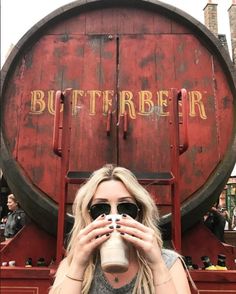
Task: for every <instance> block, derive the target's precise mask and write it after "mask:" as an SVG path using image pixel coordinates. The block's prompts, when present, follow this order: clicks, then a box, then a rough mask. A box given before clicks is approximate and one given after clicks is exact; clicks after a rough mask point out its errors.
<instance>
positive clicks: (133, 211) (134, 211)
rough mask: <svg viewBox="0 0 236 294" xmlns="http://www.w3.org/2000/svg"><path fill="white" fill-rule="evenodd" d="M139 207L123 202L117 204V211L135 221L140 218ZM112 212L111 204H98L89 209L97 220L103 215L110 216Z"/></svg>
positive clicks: (92, 216)
mask: <svg viewBox="0 0 236 294" xmlns="http://www.w3.org/2000/svg"><path fill="white" fill-rule="evenodd" d="M139 210H140V209H139V207H138V206H137V205H136V204H135V203H130V202H122V203H119V204H117V211H118V213H119V214H127V215H129V216H131V217H132V218H133V219H135V218H136V217H137V216H138V212H139ZM110 211H111V205H110V204H109V203H97V204H93V205H92V206H90V208H89V213H90V215H91V218H92V219H93V220H95V219H96V218H97V217H99V216H100V215H102V214H106V215H107V214H109V213H110Z"/></svg>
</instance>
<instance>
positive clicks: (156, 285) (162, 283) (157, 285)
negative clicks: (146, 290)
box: [154, 277, 172, 287]
mask: <svg viewBox="0 0 236 294" xmlns="http://www.w3.org/2000/svg"><path fill="white" fill-rule="evenodd" d="M171 279H172V277H169V279H167V280H166V281H164V282H161V283H157V284H154V286H155V287H159V286H161V285H164V284H166V283H168V282H169V281H170V280H171Z"/></svg>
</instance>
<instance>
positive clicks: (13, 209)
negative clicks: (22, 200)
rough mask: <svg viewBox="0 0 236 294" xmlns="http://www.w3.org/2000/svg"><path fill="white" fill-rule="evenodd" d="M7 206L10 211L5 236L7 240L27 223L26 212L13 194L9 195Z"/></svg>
mask: <svg viewBox="0 0 236 294" xmlns="http://www.w3.org/2000/svg"><path fill="white" fill-rule="evenodd" d="M7 207H8V209H9V210H10V212H9V213H8V215H7V220H6V225H5V229H4V236H5V239H6V240H10V239H12V238H13V237H14V236H15V235H16V233H18V232H19V230H20V229H21V228H22V227H23V226H24V225H25V213H24V211H23V210H22V209H21V208H20V207H19V203H18V202H17V200H16V198H15V196H14V195H13V194H10V195H8V197H7Z"/></svg>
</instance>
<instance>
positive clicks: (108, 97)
mask: <svg viewBox="0 0 236 294" xmlns="http://www.w3.org/2000/svg"><path fill="white" fill-rule="evenodd" d="M113 96H114V91H112V90H106V91H103V95H102V97H103V109H102V110H103V114H107V113H108V110H109V109H111V108H112V98H113Z"/></svg>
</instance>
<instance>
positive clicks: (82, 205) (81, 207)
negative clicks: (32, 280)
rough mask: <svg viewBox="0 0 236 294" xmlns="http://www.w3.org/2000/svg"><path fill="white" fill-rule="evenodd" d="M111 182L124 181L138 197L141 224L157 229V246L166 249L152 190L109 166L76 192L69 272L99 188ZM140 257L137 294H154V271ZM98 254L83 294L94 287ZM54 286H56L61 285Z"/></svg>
mask: <svg viewBox="0 0 236 294" xmlns="http://www.w3.org/2000/svg"><path fill="white" fill-rule="evenodd" d="M110 180H116V181H120V182H122V183H123V184H124V186H125V187H126V189H127V190H128V191H129V193H130V194H131V195H132V196H133V197H134V199H135V201H136V203H137V204H138V206H139V207H140V208H141V213H140V214H139V217H138V221H140V222H141V223H142V224H144V225H145V226H147V227H150V228H152V229H153V230H154V232H155V235H156V240H157V243H158V245H159V246H160V248H162V245H163V244H162V238H161V233H160V230H159V228H158V226H157V224H158V222H159V213H158V210H157V207H156V204H155V203H154V201H153V199H152V197H151V196H150V194H149V193H148V191H147V190H146V189H144V188H143V187H142V186H141V185H140V184H139V183H138V181H137V179H136V177H135V176H134V174H133V173H132V172H130V171H129V170H128V169H126V168H123V167H117V166H114V165H111V164H107V165H105V166H104V167H102V168H101V169H98V170H96V171H95V172H93V174H92V175H91V176H90V178H89V179H88V181H87V182H86V183H85V184H84V185H83V186H82V187H81V188H80V189H79V190H78V192H77V193H76V197H75V200H74V204H73V215H74V225H73V228H72V231H71V233H70V241H69V243H68V248H67V252H66V255H67V266H65V265H64V266H63V267H64V268H65V270H66V268H68V267H69V265H70V263H71V261H72V258H73V255H74V247H75V240H76V236H78V233H79V231H80V230H81V229H83V228H85V227H86V226H87V225H88V224H89V223H91V217H90V215H89V212H88V208H89V205H90V203H91V201H92V198H93V196H94V194H95V191H96V190H97V188H98V185H99V184H100V183H101V182H104V181H110ZM136 254H137V258H138V263H139V271H138V274H137V279H136V283H135V287H134V290H133V294H139V293H143V292H144V293H154V286H153V283H152V281H153V278H152V271H151V269H150V267H149V266H148V264H147V262H146V260H145V259H144V258H143V257H142V256H141V255H140V254H139V252H138V251H137V250H136ZM96 255H97V254H95V256H93V257H91V259H90V261H89V264H88V266H87V269H86V271H85V275H84V282H83V287H82V293H83V294H87V293H89V289H90V287H91V283H92V280H93V277H94V270H95V263H96V260H97V256H96ZM65 273H66V272H65ZM58 282H59V281H58ZM61 282H62V281H61ZM54 286H55V287H56V286H57V285H54Z"/></svg>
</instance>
